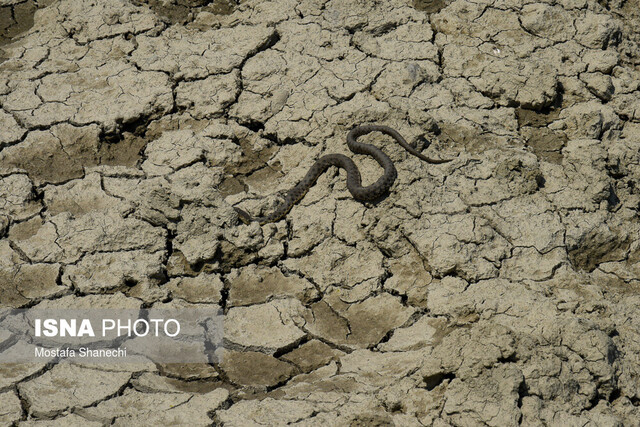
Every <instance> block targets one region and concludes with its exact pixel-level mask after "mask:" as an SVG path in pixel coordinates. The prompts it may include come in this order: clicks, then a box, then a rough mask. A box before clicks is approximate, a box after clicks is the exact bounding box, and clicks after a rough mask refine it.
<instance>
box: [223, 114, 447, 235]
mask: <svg viewBox="0 0 640 427" xmlns="http://www.w3.org/2000/svg"><path fill="white" fill-rule="evenodd" d="M376 131H377V132H382V133H384V134H387V135H389V136H391V137H392V138H393V139H395V140H396V142H397V143H398V144H400V145H402V147H404V149H405V150H407V151H408V152H409V153H411V154H413V155H414V156H416V157H418V158H419V159H421V160H424V161H425V162H427V163H433V164H440V163H446V162H450V161H451V160H450V159H449V160H437V159H430V158H429V157H426V156H424V155H422V154H421V153H419V152H418V151H417V150H416V149H415V148H413V147H412V146H411V145H410V144H408V143H407V141H405V139H404V138H403V137H402V135H400V134H399V133H398V131H396V130H395V129H392V128H390V127H388V126H382V125H362V126H357V127H355V128H353V129H351V131H350V132H349V134H348V135H347V146H348V147H349V149H350V150H351V151H353V152H354V153H356V154H368V155H370V156H372V157H373V158H374V159H376V161H377V162H378V163H379V164H380V166H382V167H383V168H384V173H383V174H382V176H381V177H380V178H378V180H377V181H376V182H374V183H373V184H371V185H368V186H366V187H363V186H362V181H361V178H360V171H359V170H358V167H357V166H356V165H355V163H353V160H351V159H350V158H349V157H347V156H345V155H343V154H327V155H325V156H322V157H320V158H319V159H318V161H316V162H315V163H314V165H313V166H311V169H309V172H307V175H306V176H305V177H304V178H303V179H302V181H300V182H299V183H298V184H297V185H296V186H295V187H293V188H292V189H291V190H289V192H288V193H287V195H286V196H285V197H284V203H282V204H280V205H279V206H278V207H277V208H276V210H275V211H274V212H272V213H271V214H269V215H267V216H261V217H252V216H251V215H249V214H248V213H247V212H245V211H243V210H242V209H240V208H234V209H235V210H236V212H237V213H238V218H239V219H240V220H241V221H242V222H244V223H245V224H249V223H250V222H252V221H255V222H258V223H259V224H260V225H262V224H266V223H269V222H275V221H278V220H280V219H282V218H283V217H284V216H285V215H286V214H287V213H288V212H289V211H290V210H291V208H292V207H293V205H295V204H296V203H297V202H298V201H300V199H302V198H303V197H304V195H305V194H306V193H307V191H308V190H309V188H311V187H312V186H313V184H315V182H316V181H317V179H318V177H320V175H322V174H323V173H324V171H326V170H327V169H328V168H329V167H330V166H337V167H339V168H343V169H345V170H346V171H347V188H348V189H349V191H350V192H351V195H353V198H354V199H356V200H360V201H368V200H375V199H377V198H378V197H380V196H382V195H383V194H385V193H386V192H387V191H389V188H391V186H392V185H393V183H394V182H395V180H396V178H397V176H398V172H397V171H396V168H395V166H394V165H393V162H392V161H391V159H390V158H389V156H387V155H386V154H385V153H384V152H383V151H382V150H380V149H379V148H377V147H375V146H373V145H371V144H364V143H361V142H358V141H356V140H357V139H358V137H360V136H362V135H366V134H368V133H371V132H376Z"/></svg>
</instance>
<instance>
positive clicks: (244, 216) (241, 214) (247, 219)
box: [233, 206, 253, 225]
mask: <svg viewBox="0 0 640 427" xmlns="http://www.w3.org/2000/svg"><path fill="white" fill-rule="evenodd" d="M233 209H234V210H235V211H236V213H237V214H238V219H239V220H240V221H242V222H243V223H245V224H246V225H249V224H251V221H253V219H252V218H251V215H249V214H248V213H247V212H246V211H244V210H242V209H240V208H236V207H235V206H234V208H233Z"/></svg>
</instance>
